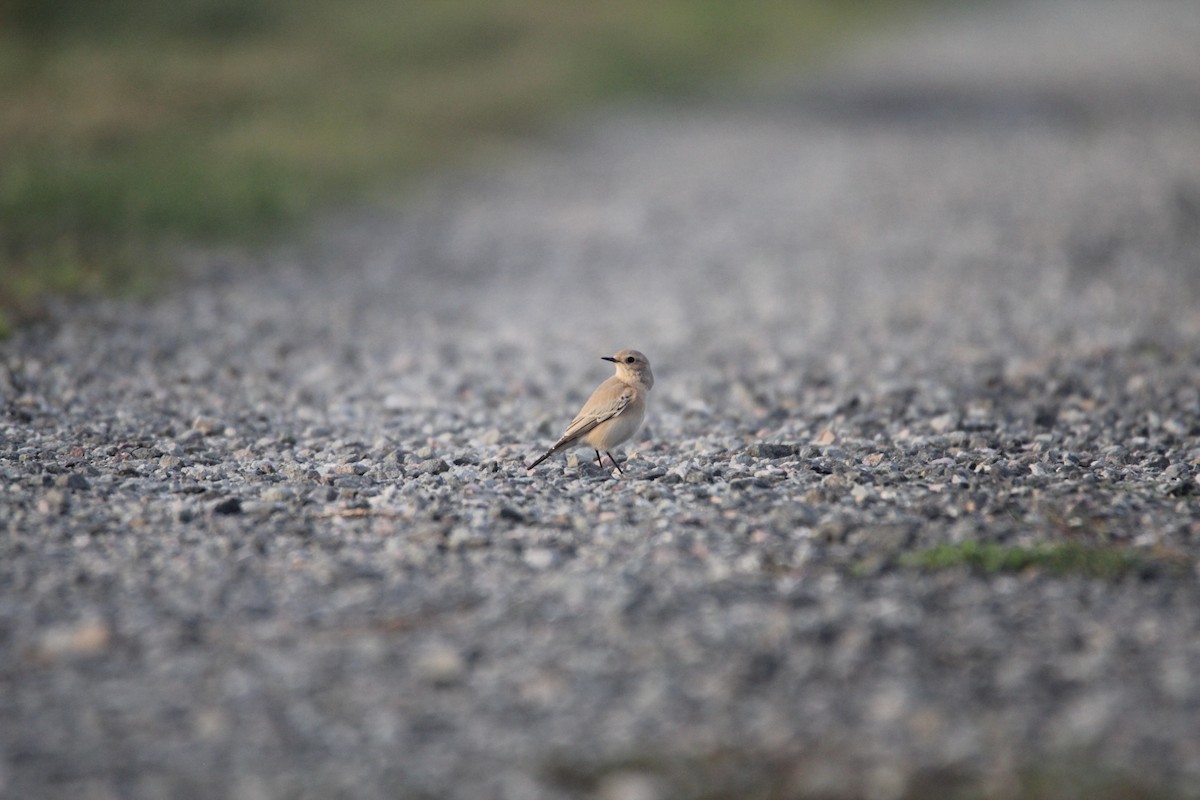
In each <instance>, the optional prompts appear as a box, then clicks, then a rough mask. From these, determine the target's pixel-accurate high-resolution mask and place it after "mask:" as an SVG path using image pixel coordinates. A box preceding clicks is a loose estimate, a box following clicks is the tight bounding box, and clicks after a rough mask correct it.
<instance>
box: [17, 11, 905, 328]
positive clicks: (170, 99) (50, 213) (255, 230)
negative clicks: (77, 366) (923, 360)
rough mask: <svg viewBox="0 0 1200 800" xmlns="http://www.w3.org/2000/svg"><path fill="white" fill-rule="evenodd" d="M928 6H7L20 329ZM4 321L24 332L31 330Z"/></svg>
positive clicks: (792, 58) (815, 51)
mask: <svg viewBox="0 0 1200 800" xmlns="http://www.w3.org/2000/svg"><path fill="white" fill-rule="evenodd" d="M912 4H913V0H742V2H732V0H655V1H654V2H652V3H646V2H642V0H592V1H591V2H587V3H564V2H561V0H341V1H340V2H338V1H337V0H105V2H95V0H0V315H4V316H6V317H7V320H8V321H9V322H11V321H12V320H16V319H20V318H22V317H24V316H28V315H30V314H31V313H34V312H35V311H36V309H37V306H38V299H39V298H41V297H44V296H45V295H46V294H47V293H63V292H81V291H85V292H86V291H97V290H102V291H111V290H116V289H131V288H133V289H136V288H138V287H142V286H145V285H147V284H148V283H152V282H153V281H154V280H155V277H156V276H158V275H161V274H162V272H163V271H164V267H163V264H164V263H165V259H164V258H163V257H162V254H163V253H164V252H165V247H166V246H169V245H170V244H171V243H172V242H178V241H214V240H217V241H221V240H224V241H229V240H234V241H248V240H253V239H254V238H255V237H261V236H262V235H264V234H266V233H271V232H278V231H280V230H281V228H282V226H285V225H286V224H287V223H291V222H295V221H297V220H299V219H303V218H304V216H305V215H306V214H309V213H310V212H312V211H313V210H314V209H316V208H319V207H320V206H322V205H324V204H329V203H332V202H339V201H343V200H346V199H348V198H362V197H363V196H364V195H369V194H370V193H371V192H373V191H382V190H385V189H394V188H395V187H396V186H397V185H399V184H400V183H401V182H402V181H403V180H404V178H405V177H406V176H409V175H411V174H413V173H414V172H415V171H418V170H422V169H427V168H428V167H429V166H431V165H435V164H438V163H444V162H445V161H446V160H448V159H452V158H455V157H460V156H461V155H462V154H463V153H468V152H475V151H477V150H478V149H479V148H481V147H486V146H487V145H488V144H489V143H491V142H495V141H498V140H500V141H502V140H505V139H509V138H511V137H513V136H515V135H519V134H520V133H522V132H526V131H529V130H530V129H531V128H532V127H533V126H536V125H538V124H540V123H544V122H545V121H546V120H547V119H551V118H553V117H554V116H555V115H557V114H561V113H562V112H564V111H566V110H570V109H573V108H577V107H580V106H581V105H583V104H586V103H588V102H592V101H595V100H597V99H602V98H608V97H612V96H615V95H620V94H622V93H632V92H637V93H643V94H647V93H648V94H652V95H668V94H678V93H680V92H684V91H687V90H689V89H691V88H694V87H697V86H701V85H705V84H707V83H710V82H712V81H714V80H717V79H725V78H729V77H736V76H737V75H739V74H742V73H744V72H747V71H753V70H756V69H762V68H766V67H769V66H771V65H775V64H781V63H788V62H797V61H802V60H804V59H807V58H813V57H815V56H818V55H820V54H822V53H824V52H826V51H827V50H828V49H830V48H831V47H834V46H836V45H837V44H838V43H839V42H841V41H843V40H844V39H845V37H846V36H847V35H849V34H851V33H853V32H856V31H860V30H862V29H863V28H865V27H870V26H872V25H879V24H881V23H883V22H885V21H887V20H889V19H892V18H894V17H895V15H896V14H897V13H900V12H902V11H903V10H905V9H906V8H908V7H909V6H911V5H912ZM4 316H0V327H3V326H4V325H6V324H8V323H6V322H4Z"/></svg>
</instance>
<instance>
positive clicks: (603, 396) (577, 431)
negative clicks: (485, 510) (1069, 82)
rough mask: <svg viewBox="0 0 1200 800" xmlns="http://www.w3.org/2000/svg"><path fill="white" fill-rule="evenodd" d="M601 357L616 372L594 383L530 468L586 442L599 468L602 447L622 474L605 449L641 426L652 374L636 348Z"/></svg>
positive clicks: (601, 465)
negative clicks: (561, 431) (558, 435)
mask: <svg viewBox="0 0 1200 800" xmlns="http://www.w3.org/2000/svg"><path fill="white" fill-rule="evenodd" d="M601 358H603V359H604V360H605V361H611V362H613V364H615V365H616V374H615V375H613V376H612V377H611V378H609V379H608V380H606V381H605V382H604V383H602V384H600V385H599V386H597V387H596V391H594V392H592V396H591V397H589V398H588V401H587V402H586V403H584V404H583V408H581V409H580V410H579V413H578V414H576V415H575V419H573V420H571V424H570V425H568V426H567V431H566V433H564V434H563V435H562V438H560V439H559V440H558V441H557V442H555V443H554V446H553V447H551V448H550V449H549V450H547V451H546V452H545V453H543V454H542V455H541V456H540V457H539V458H538V459H536V460H535V461H534V462H533V463H532V464H529V465H527V466H526V467H525V468H526V469H533V468H534V467H536V466H537V465H538V464H540V463H542V462H543V461H545V460H546V459H547V458H549V457H550V456H552V455H554V454H555V453H561V452H562V451H563V450H566V449H567V448H569V447H581V446H586V447H590V448H592V450H594V451H595V452H596V463H597V464H599V465H600V467H601V469H603V467H604V461H603V459H602V457H601V456H600V453H601V451H603V452H604V454H605V455H607V456H608V458H609V460H610V461H612V463H613V466H614V467H616V468H617V472H620V473H621V474H622V475H623V474H625V471H624V470H623V469H621V465H620V464H618V463H617V460H616V459H615V458H613V455H612V453H610V452H609V450H610V449H611V448H613V447H616V446H617V445H619V444H621V442H624V441H625V440H627V439H628V438H629V437H631V436H633V435H634V434H635V433H637V431H638V428H640V427H642V420H643V419H645V418H646V397H647V395H649V394H650V387H652V386H654V374H653V373H652V372H651V371H650V362H649V360H647V358H646V357H645V356H644V355H642V354H641V353H639V352H638V351H637V350H622V351H620V352H619V353H617V354H615V355H611V356H601Z"/></svg>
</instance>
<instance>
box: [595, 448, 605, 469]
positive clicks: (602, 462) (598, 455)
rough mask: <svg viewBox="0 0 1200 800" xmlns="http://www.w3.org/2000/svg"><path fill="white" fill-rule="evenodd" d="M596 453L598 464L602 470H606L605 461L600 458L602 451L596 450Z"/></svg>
mask: <svg viewBox="0 0 1200 800" xmlns="http://www.w3.org/2000/svg"><path fill="white" fill-rule="evenodd" d="M595 453H596V463H597V464H598V465H599V466H600V469H604V459H603V458H601V457H600V451H599V450H595Z"/></svg>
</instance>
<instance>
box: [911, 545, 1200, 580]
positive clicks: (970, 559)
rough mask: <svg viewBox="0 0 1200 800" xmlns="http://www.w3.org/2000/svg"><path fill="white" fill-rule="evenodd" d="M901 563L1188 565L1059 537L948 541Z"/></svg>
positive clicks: (992, 568) (1111, 570) (1089, 571)
mask: <svg viewBox="0 0 1200 800" xmlns="http://www.w3.org/2000/svg"><path fill="white" fill-rule="evenodd" d="M900 565H901V566H904V567H909V568H916V569H924V570H944V569H955V568H960V567H965V568H967V569H970V570H972V571H973V572H978V573H981V574H984V575H994V574H998V573H1004V572H1023V571H1025V570H1030V569H1040V570H1045V571H1047V572H1049V573H1051V574H1053V575H1081V576H1085V577H1090V578H1104V579H1110V580H1112V579H1116V578H1120V577H1123V576H1125V575H1131V574H1145V573H1147V572H1152V571H1158V570H1166V571H1177V570H1181V569H1183V568H1184V567H1185V566H1186V565H1184V564H1182V563H1180V562H1179V560H1178V559H1170V558H1160V557H1155V556H1153V555H1151V554H1147V553H1143V552H1141V551H1137V550H1133V549H1131V548H1128V547H1118V546H1113V545H1085V544H1081V543H1078V542H1055V543H1052V544H1041V545H1036V546H1032V547H1004V546H1001V545H998V544H994V543H990V542H977V541H965V542H961V543H959V544H944V545H939V546H937V547H933V548H930V549H928V550H922V551H920V552H916V553H907V554H905V555H903V556H901V557H900Z"/></svg>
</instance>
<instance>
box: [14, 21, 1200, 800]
mask: <svg viewBox="0 0 1200 800" xmlns="http://www.w3.org/2000/svg"><path fill="white" fill-rule="evenodd" d="M1197 42H1200V6H1197V4H1196V3H1194V2H1191V0H1154V1H1153V2H1152V1H1151V0H1145V1H1143V2H1132V1H1130V2H1115V1H1111V0H1088V2H1069V0H1060V1H1057V2H1049V1H1047V2H1028V3H1013V2H1008V3H994V4H971V7H970V10H969V11H968V12H966V13H964V14H963V15H961V16H946V17H943V18H939V19H938V20H936V21H931V22H929V23H928V24H927V25H926V26H924V27H921V26H919V27H917V28H916V29H914V30H911V31H909V32H906V33H905V34H903V35H902V36H899V37H897V38H895V39H892V40H888V41H885V42H882V43H876V44H875V45H874V46H872V47H870V48H864V49H863V50H862V51H860V52H857V53H855V54H852V55H851V56H850V57H848V58H846V59H845V60H844V61H843V62H842V63H839V64H837V65H834V66H832V67H830V68H829V69H828V70H827V71H826V72H825V73H824V74H822V75H820V76H818V77H817V78H815V79H810V80H807V81H805V82H803V83H798V82H788V81H780V82H779V83H778V84H777V85H773V86H771V87H769V88H764V89H761V90H759V91H756V92H754V93H752V94H749V95H747V94H741V95H738V96H737V97H736V98H732V97H730V98H723V99H713V100H711V101H707V102H698V103H695V104H693V105H687V106H684V107H678V108H674V109H669V110H666V109H662V108H655V109H647V110H644V111H639V110H629V111H622V112H613V113H610V114H607V115H601V116H599V117H598V118H596V119H592V120H589V121H588V122H587V123H586V124H582V125H579V126H576V127H574V128H572V129H571V130H569V131H565V132H561V133H559V134H556V135H552V136H547V137H544V138H543V139H541V140H539V141H536V142H532V143H529V145H528V148H527V152H522V153H520V154H518V157H517V158H515V159H514V160H513V161H512V162H510V163H509V165H508V166H505V167H502V168H501V167H497V168H490V169H479V170H476V171H474V172H471V173H470V174H458V175H454V176H449V177H445V178H443V179H440V180H435V181H430V185H429V186H428V187H426V188H425V189H423V190H422V191H421V192H420V196H419V198H418V199H417V200H416V201H414V202H412V203H409V204H407V205H406V206H405V207H404V208H402V209H401V210H399V211H397V212H395V213H390V214H385V213H382V212H381V213H376V214H374V215H372V216H354V217H348V218H345V219H337V220H332V221H330V223H329V224H328V226H327V228H326V230H324V231H322V232H321V233H320V234H319V235H315V236H314V237H313V238H312V240H311V241H308V242H305V243H304V244H297V245H295V246H293V247H286V248H279V249H276V250H274V251H272V252H270V253H268V254H265V255H260V256H253V257H249V256H236V255H222V254H213V253H204V254H196V255H194V256H192V257H191V259H192V261H194V262H195V263H194V264H193V267H194V269H193V272H194V274H195V277H194V278H192V279H189V281H188V283H187V285H185V286H182V287H180V288H179V289H178V290H177V291H176V292H174V293H172V294H171V295H170V296H167V297H164V298H161V299H160V300H159V301H156V302H155V303H154V304H152V305H150V306H148V307H129V306H126V305H122V304H118V303H101V304H98V305H93V306H88V307H85V308H78V307H64V308H63V309H62V312H61V314H59V319H58V320H57V321H56V322H55V323H54V324H52V325H49V326H47V327H44V328H39V329H34V330H28V331H24V332H22V333H21V334H20V335H18V336H17V337H15V338H14V339H12V340H10V341H8V342H5V343H4V344H3V345H2V348H3V349H2V350H0V354H2V364H0V396H2V403H0V473H2V481H0V796H4V797H14V798H59V797H61V798H75V799H77V798H166V797H178V798H192V797H201V798H207V797H230V798H238V799H239V800H259V799H260V798H331V797H354V798H373V797H379V798H385V797H386V798H421V797H431V798H432V797H454V798H493V797H494V798H514V799H516V800H538V799H539V798H547V799H549V798H560V797H575V796H583V797H596V798H604V800H668V799H672V800H673V799H674V798H700V797H704V798H723V797H730V798H734V797H751V796H753V797H771V798H775V797H778V798H784V797H786V798H792V797H796V798H817V797H822V798H830V797H834V798H838V797H847V798H848V797H869V798H880V799H882V800H887V799H889V798H902V797H912V798H917V797H930V796H947V795H946V793H947V792H948V791H949V790H950V789H959V790H962V791H963V792H964V794H963V795H962V796H966V797H978V796H987V797H1019V796H1038V794H1037V792H1038V791H1042V792H1043V794H1042V795H1041V796H1054V797H1061V796H1079V797H1083V796H1087V797H1116V796H1121V797H1132V796H1141V795H1140V793H1143V792H1146V791H1150V790H1161V791H1162V792H1163V793H1164V794H1163V795H1162V796H1170V797H1173V796H1181V797H1200V674H1197V670H1196V665H1197V664H1198V663H1200V572H1198V571H1197V567H1196V565H1197V563H1198V560H1200V483H1198V480H1197V478H1198V476H1200V389H1198V381H1197V375H1200V311H1198V309H1200V47H1197V45H1196V43H1197ZM622 347H636V348H638V349H640V350H642V351H644V352H645V353H647V355H649V357H650V359H651V362H652V363H653V365H654V374H655V377H656V379H657V382H656V385H655V387H654V391H653V393H652V397H651V408H650V414H649V421H648V425H647V427H646V428H645V429H644V434H643V435H641V436H639V437H636V439H635V441H634V442H632V443H630V445H629V446H627V447H626V448H624V452H625V454H626V455H628V458H629V461H628V465H627V466H626V468H625V472H626V474H625V476H624V477H623V478H618V477H616V476H614V475H610V474H609V473H607V472H605V471H602V470H600V469H599V468H598V467H596V466H595V465H594V464H591V463H589V461H588V455H590V454H587V453H580V454H579V455H578V457H570V458H567V457H562V456H559V457H556V458H554V459H552V460H550V461H549V462H547V463H546V464H545V465H543V466H542V467H539V468H538V469H537V470H536V471H535V472H534V473H533V474H528V473H526V471H525V470H524V469H523V468H522V466H521V461H522V459H523V458H526V457H528V456H529V455H531V454H533V453H535V452H538V451H539V449H541V448H545V447H546V446H548V445H549V444H551V443H552V442H553V440H554V439H555V438H556V437H557V435H558V434H559V433H560V432H561V430H562V428H563V426H564V425H565V423H566V422H567V421H568V420H569V419H570V416H571V415H572V413H573V412H574V410H575V409H576V408H577V407H578V404H579V403H580V402H581V401H582V400H583V399H584V398H585V397H586V394H587V392H588V391H590V390H591V389H592V387H593V386H595V384H596V383H598V382H599V381H600V380H601V379H603V378H604V377H606V376H607V375H608V374H610V368H609V365H607V364H605V363H603V362H602V361H600V360H599V356H601V355H607V354H610V353H612V352H613V351H615V350H617V349H619V348H622ZM964 542H967V543H971V542H978V543H980V546H981V547H982V546H984V545H988V544H995V545H1003V546H1005V547H1017V546H1021V547H1026V548H1036V547H1038V546H1045V545H1048V544H1052V543H1059V544H1061V543H1063V542H1069V543H1075V544H1079V545H1083V546H1086V547H1094V548H1099V549H1098V550H1096V551H1095V552H1099V553H1102V554H1109V555H1111V556H1113V557H1114V558H1116V560H1117V568H1116V570H1115V573H1116V574H1103V575H1099V576H1097V575H1094V574H1092V573H1091V572H1089V571H1088V569H1085V568H1083V567H1080V566H1076V567H1068V568H1067V569H1066V570H1065V571H1063V572H1057V571H1055V570H1053V569H1050V568H1036V567H1035V568H1030V569H1025V570H1019V571H1001V572H997V573H985V572H982V571H973V570H969V569H966V568H953V569H947V570H940V571H929V570H926V569H922V568H918V567H917V566H914V564H913V563H912V562H911V561H910V560H909V559H910V558H911V556H912V554H915V553H919V552H922V551H924V550H926V549H928V548H933V547H936V546H938V545H946V544H955V543H959V544H961V543H964ZM967 547H969V545H964V547H963V548H962V549H960V550H959V552H968V550H967ZM1072 552H1073V551H1072ZM1088 552H1092V551H1088ZM1045 787H1051V788H1050V789H1046V788H1045ZM1046 792H1049V794H1046ZM1121 792H1129V793H1127V794H1120V793H1121Z"/></svg>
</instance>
